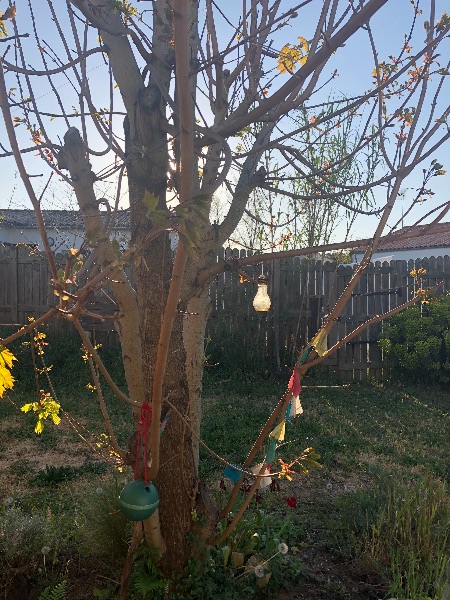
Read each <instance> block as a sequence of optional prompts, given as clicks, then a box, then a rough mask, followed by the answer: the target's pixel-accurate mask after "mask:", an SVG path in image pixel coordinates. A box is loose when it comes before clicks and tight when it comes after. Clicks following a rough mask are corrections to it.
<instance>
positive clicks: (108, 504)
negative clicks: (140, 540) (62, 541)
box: [75, 477, 131, 561]
mask: <svg viewBox="0 0 450 600" xmlns="http://www.w3.org/2000/svg"><path fill="white" fill-rule="evenodd" d="M122 487H123V483H122V482H121V481H119V479H118V478H117V477H114V478H113V479H112V480H111V479H110V480H103V481H100V482H99V485H98V486H97V487H96V488H95V489H94V490H91V491H89V492H88V493H83V494H82V497H81V498H80V499H79V500H78V503H77V512H76V515H75V525H76V530H77V538H78V543H79V547H80V550H81V552H82V553H83V555H85V556H90V557H92V556H96V557H102V558H105V559H108V560H112V561H116V560H119V559H124V558H125V556H126V554H127V550H128V540H129V539H130V535H131V527H130V522H129V521H127V519H126V518H125V517H124V516H123V515H122V513H121V512H120V510H119V505H118V497H119V494H120V490H121V489H122Z"/></svg>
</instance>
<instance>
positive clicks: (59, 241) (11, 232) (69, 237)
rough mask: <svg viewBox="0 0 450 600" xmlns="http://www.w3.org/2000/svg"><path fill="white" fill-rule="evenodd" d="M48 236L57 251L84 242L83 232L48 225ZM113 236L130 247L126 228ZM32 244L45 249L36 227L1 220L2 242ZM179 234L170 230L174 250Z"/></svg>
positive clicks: (74, 246)
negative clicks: (17, 225) (10, 223)
mask: <svg viewBox="0 0 450 600" xmlns="http://www.w3.org/2000/svg"><path fill="white" fill-rule="evenodd" d="M47 236H48V240H49V243H50V248H51V249H52V250H53V251H54V252H56V253H60V252H61V253H65V252H67V251H68V250H69V249H70V248H79V247H80V245H81V244H82V242H83V237H82V236H81V232H77V231H74V230H72V231H62V230H61V229H58V230H56V229H54V228H52V227H47ZM111 237H112V238H116V239H117V241H118V242H119V244H120V247H121V248H122V250H125V249H126V248H127V247H128V244H129V241H130V232H129V231H127V230H124V229H121V230H113V231H112V234H111ZM2 243H3V244H32V245H36V246H37V247H38V249H39V250H43V246H42V241H41V237H40V235H39V233H38V230H37V229H36V228H35V227H11V226H10V225H8V224H6V223H2V222H0V244H2ZM177 244H178V235H177V234H176V233H175V232H172V231H171V232H170V245H171V247H172V250H174V249H175V248H176V247H177Z"/></svg>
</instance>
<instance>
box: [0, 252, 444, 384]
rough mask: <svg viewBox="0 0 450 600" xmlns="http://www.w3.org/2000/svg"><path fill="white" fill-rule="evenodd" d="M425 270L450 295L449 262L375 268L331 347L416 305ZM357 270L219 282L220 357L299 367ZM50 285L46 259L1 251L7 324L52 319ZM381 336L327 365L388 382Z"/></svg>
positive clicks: (215, 298)
mask: <svg viewBox="0 0 450 600" xmlns="http://www.w3.org/2000/svg"><path fill="white" fill-rule="evenodd" d="M232 256H234V257H244V256H246V253H245V251H242V250H241V251H240V252H239V251H237V250H226V251H225V250H224V252H223V254H222V255H221V256H219V257H218V260H219V261H222V260H223V259H225V260H226V259H229V258H230V257H232ZM420 267H422V268H424V269H426V270H427V274H426V276H425V277H424V279H423V286H433V285H435V284H436V283H441V282H442V287H441V288H440V289H439V292H438V294H439V295H442V294H445V293H448V292H449V291H450V257H449V256H444V257H442V256H440V257H437V258H436V257H430V258H425V259H421V260H416V261H412V260H410V261H408V262H407V261H392V262H390V263H387V262H383V263H382V264H381V263H379V262H376V263H374V264H370V265H369V266H368V267H367V269H366V270H365V272H364V274H363V276H362V277H361V280H360V282H359V283H358V285H357V287H356V289H355V291H354V293H353V295H352V298H351V301H350V302H348V304H347V306H346V308H345V311H344V313H343V315H342V317H341V318H340V319H339V322H338V323H336V326H335V328H334V329H333V331H332V332H331V334H330V336H329V339H328V344H329V346H331V345H332V344H334V343H335V342H336V341H337V340H338V339H341V338H342V337H343V336H344V335H346V334H347V333H349V332H350V331H352V330H353V329H354V328H355V327H357V326H358V325H360V324H361V323H362V322H364V321H366V320H367V319H369V318H371V317H373V316H375V315H377V314H381V313H383V312H386V311H388V310H390V309H392V308H395V307H396V306H399V305H401V304H403V303H404V302H406V301H407V300H409V299H410V298H411V297H412V295H413V293H414V279H413V278H412V277H411V275H410V271H411V270H412V269H418V268H420ZM353 268H354V267H352V266H350V265H336V264H335V263H329V262H325V263H322V262H320V261H312V260H305V259H300V258H287V259H281V260H273V261H268V262H264V263H261V265H256V266H252V267H247V268H245V272H246V274H247V275H248V278H249V279H251V280H252V281H250V282H244V283H240V277H239V274H238V273H236V272H234V271H225V272H224V273H222V274H220V275H218V276H217V277H216V278H215V280H214V281H213V282H212V283H211V285H210V297H211V304H212V314H211V317H210V320H209V324H208V328H207V336H208V337H210V338H211V339H213V340H214V355H215V357H217V356H219V357H221V360H224V361H225V360H228V359H234V360H237V361H240V362H242V360H243V358H245V359H248V358H249V357H250V358H251V362H252V364H253V365H259V366H261V365H266V367H267V368H268V369H270V370H275V371H280V370H282V369H283V368H285V367H287V368H291V367H292V364H293V363H294V362H295V359H296V356H297V355H298V352H299V350H300V349H301V348H302V346H304V345H305V344H306V343H307V341H308V340H310V339H311V337H312V336H313V335H314V334H315V333H316V332H317V330H318V329H319V327H320V325H321V323H322V321H323V319H324V317H325V315H326V314H328V312H329V311H330V310H331V309H332V308H333V306H334V304H335V302H336V300H337V298H338V296H339V294H340V293H341V292H342V291H343V289H344V288H345V286H346V285H347V283H348V281H349V280H350V278H351V276H352V273H353ZM262 271H264V274H265V275H266V276H267V277H268V280H269V294H270V296H271V300H272V307H271V309H270V311H269V312H268V313H255V311H254V309H253V306H252V302H253V298H254V296H255V293H256V279H257V277H258V275H259V274H260V273H261V272H262ZM49 281H50V273H49V270H48V266H47V263H46V261H45V260H44V259H43V258H42V257H40V256H38V255H34V254H30V252H29V250H27V249H24V248H18V247H3V246H0V323H1V324H3V325H5V324H15V325H16V324H25V323H27V319H28V317H30V316H33V317H35V318H36V317H39V316H40V315H42V314H44V313H45V312H46V311H47V310H48V307H49V306H50V305H54V304H55V297H54V296H53V293H52V290H51V288H50V286H49ZM93 308H94V309H95V310H97V311H99V312H101V310H103V309H106V310H107V312H109V313H110V314H111V313H112V312H113V311H114V306H113V305H111V303H109V302H108V301H106V296H104V297H103V298H102V297H97V298H96V299H95V305H94V307H93ZM186 318H188V317H186ZM51 327H52V329H53V330H56V331H57V330H59V329H61V328H63V327H64V321H63V320H56V321H55V322H54V323H53V324H52V325H51ZM86 327H87V328H89V329H91V330H95V331H96V335H97V336H101V335H102V336H103V337H106V338H109V341H110V342H111V340H112V341H114V339H115V333H114V332H113V331H111V330H112V329H113V324H112V321H111V320H108V321H106V322H105V323H93V322H90V323H88V322H87V323H86ZM381 330H382V324H381V323H377V324H375V325H372V326H371V327H369V328H368V329H366V330H365V331H363V332H362V333H361V335H359V336H357V337H355V338H354V339H353V340H352V341H351V342H350V343H348V344H346V345H345V346H344V347H343V348H341V349H340V350H338V352H337V353H336V354H335V355H334V356H333V357H330V358H329V359H328V360H327V361H325V363H324V364H325V365H327V366H328V367H329V368H330V369H331V370H333V371H335V372H337V373H338V374H339V375H340V377H341V378H342V379H343V380H345V381H361V380H364V379H366V378H368V377H370V378H374V379H376V380H380V379H381V378H382V369H383V363H382V353H381V350H380V348H379V346H378V340H379V338H380V334H381ZM102 341H104V340H102ZM230 349H231V350H230ZM230 352H231V353H232V356H230ZM221 353H222V354H221ZM225 353H228V357H227V356H225Z"/></svg>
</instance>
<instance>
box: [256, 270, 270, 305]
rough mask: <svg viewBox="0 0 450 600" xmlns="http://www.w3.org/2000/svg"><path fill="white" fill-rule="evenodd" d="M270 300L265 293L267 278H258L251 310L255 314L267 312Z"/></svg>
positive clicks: (262, 276) (261, 276)
mask: <svg viewBox="0 0 450 600" xmlns="http://www.w3.org/2000/svg"><path fill="white" fill-rule="evenodd" d="M270 304H271V302H270V298H269V294H268V293H267V278H266V277H265V276H264V275H260V276H259V277H258V291H257V292H256V296H255V298H254V300H253V308H254V309H255V310H256V311H257V312H267V311H268V310H269V308H270Z"/></svg>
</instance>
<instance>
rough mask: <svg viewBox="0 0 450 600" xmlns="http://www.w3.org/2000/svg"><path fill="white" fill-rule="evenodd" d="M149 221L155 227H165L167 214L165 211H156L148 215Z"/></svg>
mask: <svg viewBox="0 0 450 600" xmlns="http://www.w3.org/2000/svg"><path fill="white" fill-rule="evenodd" d="M148 217H149V219H150V220H151V221H152V223H153V224H154V225H156V226H157V227H166V225H167V222H168V220H169V217H168V213H167V212H166V211H165V210H161V209H157V210H154V211H153V212H152V213H151V214H150V213H149V214H148Z"/></svg>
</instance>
